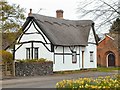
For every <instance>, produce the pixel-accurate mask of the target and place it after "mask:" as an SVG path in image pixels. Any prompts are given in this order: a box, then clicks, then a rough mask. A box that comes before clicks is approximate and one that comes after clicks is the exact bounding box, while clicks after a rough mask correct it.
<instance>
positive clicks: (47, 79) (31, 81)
mask: <svg viewBox="0 0 120 90" xmlns="http://www.w3.org/2000/svg"><path fill="white" fill-rule="evenodd" d="M117 73H118V72H117V71H115V72H84V73H75V74H61V75H48V76H33V77H17V78H14V79H6V80H3V81H2V88H55V85H56V83H57V82H58V81H61V80H63V79H77V78H80V77H82V78H83V77H93V78H96V77H98V76H108V75H109V76H112V75H114V74H117Z"/></svg>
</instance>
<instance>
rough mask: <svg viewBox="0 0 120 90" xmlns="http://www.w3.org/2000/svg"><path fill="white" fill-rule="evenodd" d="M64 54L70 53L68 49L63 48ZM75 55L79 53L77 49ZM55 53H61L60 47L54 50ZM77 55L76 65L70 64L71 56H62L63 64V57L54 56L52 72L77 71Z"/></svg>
mask: <svg viewBox="0 0 120 90" xmlns="http://www.w3.org/2000/svg"><path fill="white" fill-rule="evenodd" d="M64 51H65V52H64V53H71V51H70V49H69V47H64ZM76 51H77V53H79V47H77V48H76ZM55 53H63V48H62V47H57V49H55ZM79 59H80V58H79V55H78V56H77V63H72V55H64V63H63V55H55V64H54V65H53V66H54V68H53V70H54V71H65V70H79V69H80V67H79V61H80V60H79Z"/></svg>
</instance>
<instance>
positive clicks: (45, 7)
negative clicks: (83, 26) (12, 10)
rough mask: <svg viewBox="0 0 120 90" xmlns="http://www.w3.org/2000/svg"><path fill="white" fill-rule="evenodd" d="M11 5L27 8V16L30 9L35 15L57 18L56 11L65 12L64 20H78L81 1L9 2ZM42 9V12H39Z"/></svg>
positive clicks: (38, 0) (13, 0) (18, 0)
mask: <svg viewBox="0 0 120 90" xmlns="http://www.w3.org/2000/svg"><path fill="white" fill-rule="evenodd" d="M7 1H8V2H9V3H10V4H13V3H14V4H19V5H20V6H21V7H22V8H26V15H27V14H28V13H29V9H30V8H32V9H33V11H32V12H33V13H38V12H39V14H42V15H46V16H52V17H56V10H58V9H62V10H63V11H64V19H73V20H74V19H78V15H77V14H76V10H77V5H78V1H79V0H7ZM41 8H42V10H41V11H39V10H40V9H41Z"/></svg>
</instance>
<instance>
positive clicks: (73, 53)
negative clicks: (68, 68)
mask: <svg viewBox="0 0 120 90" xmlns="http://www.w3.org/2000/svg"><path fill="white" fill-rule="evenodd" d="M72 63H77V55H76V51H73V52H72Z"/></svg>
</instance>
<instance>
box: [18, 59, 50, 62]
mask: <svg viewBox="0 0 120 90" xmlns="http://www.w3.org/2000/svg"><path fill="white" fill-rule="evenodd" d="M17 61H18V62H21V63H30V62H52V61H48V60H47V59H45V58H40V59H23V60H17Z"/></svg>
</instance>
